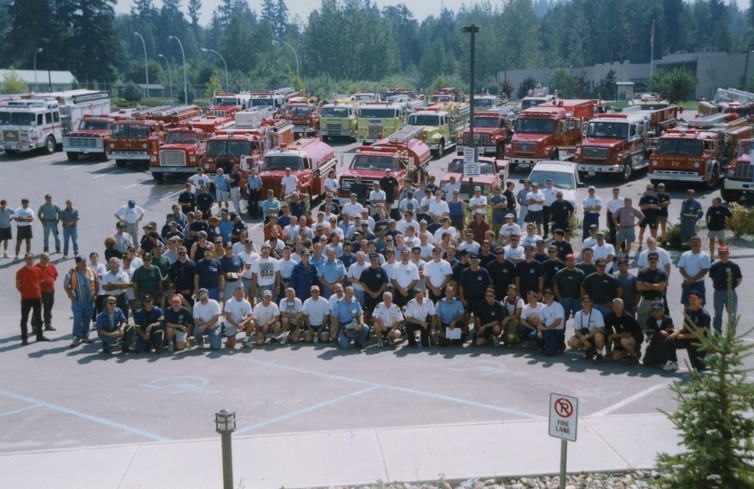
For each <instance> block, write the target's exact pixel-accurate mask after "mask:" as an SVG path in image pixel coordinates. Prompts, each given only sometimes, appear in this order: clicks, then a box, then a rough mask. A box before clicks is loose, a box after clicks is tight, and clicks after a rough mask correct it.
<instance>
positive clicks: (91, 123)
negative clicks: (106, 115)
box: [79, 119, 110, 131]
mask: <svg viewBox="0 0 754 489" xmlns="http://www.w3.org/2000/svg"><path fill="white" fill-rule="evenodd" d="M108 129H110V122H109V121H103V120H97V119H84V120H82V121H81V122H80V123H79V131H107V130H108Z"/></svg>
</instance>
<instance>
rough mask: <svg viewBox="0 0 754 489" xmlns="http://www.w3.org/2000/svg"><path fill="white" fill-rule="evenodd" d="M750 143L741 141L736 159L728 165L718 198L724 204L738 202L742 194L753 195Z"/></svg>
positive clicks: (753, 178) (753, 167) (753, 177)
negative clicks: (723, 201) (722, 200)
mask: <svg viewBox="0 0 754 489" xmlns="http://www.w3.org/2000/svg"><path fill="white" fill-rule="evenodd" d="M753 160H754V158H752V155H751V141H742V144H741V147H740V148H739V153H738V158H736V159H734V160H733V161H731V162H730V164H729V165H728V170H727V172H726V176H725V180H723V188H722V189H721V190H720V196H721V197H722V198H723V199H725V201H726V202H738V201H739V200H741V197H743V196H744V194H749V195H751V194H754V165H752V161H753Z"/></svg>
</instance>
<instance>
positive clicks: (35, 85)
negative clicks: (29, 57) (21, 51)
mask: <svg viewBox="0 0 754 489" xmlns="http://www.w3.org/2000/svg"><path fill="white" fill-rule="evenodd" d="M42 51H44V49H42V48H39V49H37V50H36V51H34V90H35V91H37V92H38V91H39V82H37V55H38V54H39V53H41V52H42Z"/></svg>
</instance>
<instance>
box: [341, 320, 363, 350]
mask: <svg viewBox="0 0 754 489" xmlns="http://www.w3.org/2000/svg"><path fill="white" fill-rule="evenodd" d="M368 334H369V326H367V325H366V324H363V325H361V327H360V326H359V325H356V329H354V330H352V331H349V332H348V333H346V332H345V328H341V329H339V330H338V338H337V344H338V348H340V349H341V350H345V349H346V348H348V346H349V345H350V344H351V338H353V341H354V343H358V344H360V345H363V344H364V341H366V339H367V335H368Z"/></svg>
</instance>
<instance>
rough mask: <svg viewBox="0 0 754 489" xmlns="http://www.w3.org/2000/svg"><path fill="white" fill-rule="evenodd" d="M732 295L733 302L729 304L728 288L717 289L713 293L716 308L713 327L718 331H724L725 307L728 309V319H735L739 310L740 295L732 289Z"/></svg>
mask: <svg viewBox="0 0 754 489" xmlns="http://www.w3.org/2000/svg"><path fill="white" fill-rule="evenodd" d="M731 295H732V297H731V304H729V303H728V291H727V290H716V291H714V292H713V293H712V303H713V307H714V309H715V317H714V319H712V327H713V328H715V331H717V332H718V333H722V332H723V307H724V308H725V309H726V310H727V311H728V320H729V321H735V317H736V311H737V310H738V295H737V294H736V291H735V290H734V291H732V293H731Z"/></svg>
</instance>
